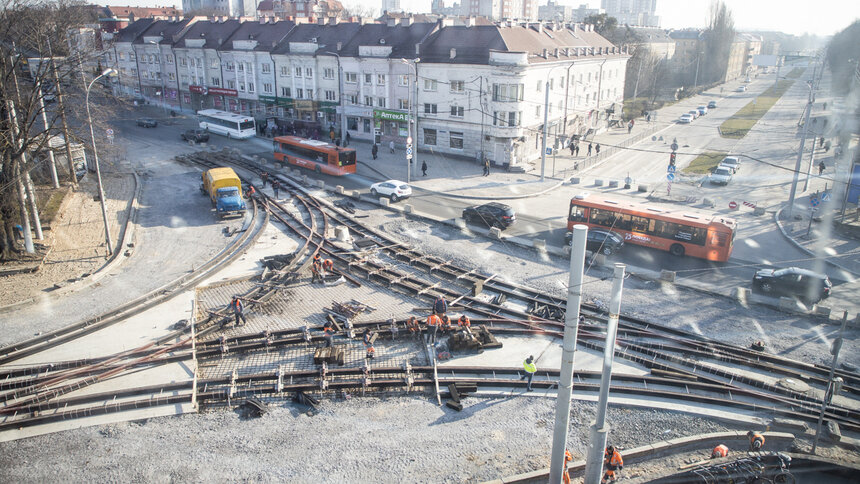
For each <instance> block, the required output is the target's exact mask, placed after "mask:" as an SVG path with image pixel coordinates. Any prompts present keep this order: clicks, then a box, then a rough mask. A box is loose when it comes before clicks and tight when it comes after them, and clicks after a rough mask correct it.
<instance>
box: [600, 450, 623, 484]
mask: <svg viewBox="0 0 860 484" xmlns="http://www.w3.org/2000/svg"><path fill="white" fill-rule="evenodd" d="M603 467H605V468H606V472H604V473H603V479H601V480H600V482H601V483H605V482H611V481H615V479H616V478H617V477H618V476H617V475H616V472H619V471H620V470H621V469H623V468H624V460H623V459H622V458H621V453H620V452H618V450H617V449H615V447H614V446H612V445H610V446H609V447H607V448H606V451H604V453H603Z"/></svg>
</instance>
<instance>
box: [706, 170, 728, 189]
mask: <svg viewBox="0 0 860 484" xmlns="http://www.w3.org/2000/svg"><path fill="white" fill-rule="evenodd" d="M708 180H709V181H710V182H711V184H712V185H728V184H729V182H730V181H732V169H731V168H728V167H725V166H718V167H716V168H715V169H714V172H713V173H711V176H710V177H708Z"/></svg>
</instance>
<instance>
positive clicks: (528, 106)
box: [112, 17, 629, 169]
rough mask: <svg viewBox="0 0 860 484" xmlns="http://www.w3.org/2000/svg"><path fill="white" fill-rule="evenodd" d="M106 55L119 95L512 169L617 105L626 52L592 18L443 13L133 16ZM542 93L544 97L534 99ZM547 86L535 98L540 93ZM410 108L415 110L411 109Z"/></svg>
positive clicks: (598, 121) (270, 129) (262, 126)
mask: <svg viewBox="0 0 860 484" xmlns="http://www.w3.org/2000/svg"><path fill="white" fill-rule="evenodd" d="M112 55H113V56H114V58H115V59H116V66H117V68H118V69H119V70H120V75H119V77H118V82H119V83H120V85H121V90H122V91H123V92H125V93H127V94H129V95H135V96H142V97H144V98H147V99H149V100H151V101H153V102H164V103H165V104H166V106H168V107H169V108H171V109H177V110H178V109H184V110H189V111H197V110H200V109H205V108H216V109H222V110H227V111H232V112H238V113H244V114H248V115H252V116H254V117H255V119H256V120H257V124H258V130H259V133H260V134H279V133H284V132H292V131H293V130H296V132H297V133H299V134H304V135H306V136H312V135H314V134H319V133H327V132H328V130H329V129H330V128H335V130H336V131H337V132H338V133H342V132H343V131H344V130H345V131H346V132H348V133H349V134H350V136H351V137H352V138H353V139H363V140H367V141H372V142H377V143H384V144H387V143H388V142H390V141H394V142H395V143H397V144H403V143H405V142H406V138H407V137H409V136H410V127H411V126H412V122H413V120H415V119H417V127H416V128H417V129H416V130H417V138H416V139H415V140H414V143H415V145H416V146H417V148H418V149H419V150H428V151H429V150H433V151H434V152H439V153H445V154H449V155H453V156H459V157H463V158H468V159H480V158H482V157H486V158H488V159H489V160H490V161H491V162H492V163H493V164H495V165H499V166H506V167H510V168H512V169H520V168H523V167H524V166H525V165H526V164H527V163H529V162H532V161H533V160H536V159H537V158H539V157H540V153H541V142H542V134H543V127H544V117H545V116H546V118H547V119H548V132H549V135H550V139H549V140H548V146H555V145H557V144H558V145H564V143H565V142H566V141H567V140H569V139H571V138H574V137H582V136H586V135H588V134H591V133H594V132H596V131H598V130H600V129H602V128H604V127H605V126H606V123H607V120H608V118H609V117H611V116H612V115H613V114H615V113H617V114H620V113H621V103H622V101H623V92H624V73H625V66H626V63H627V60H628V58H629V55H627V53H626V52H623V51H622V50H621V49H620V48H618V47H616V46H613V45H612V44H611V43H610V42H609V41H607V40H606V39H604V38H603V37H601V36H600V35H598V34H597V33H596V32H594V31H593V29H592V26H581V25H578V24H559V23H555V22H553V23H548V24H542V23H514V22H504V23H499V24H494V25H474V24H468V25H454V22H453V21H451V20H442V21H439V22H435V23H428V22H421V23H414V22H412V20H411V18H404V19H400V22H397V23H395V22H389V23H386V24H382V23H371V24H360V23H337V24H298V25H297V24H295V23H292V22H274V21H259V22H250V21H246V22H240V21H239V20H236V19H232V20H223V19H222V20H218V21H213V20H207V19H203V18H198V17H193V18H187V19H184V20H182V21H173V22H171V21H159V20H154V19H146V20H145V21H140V23H138V22H135V23H134V24H132V25H130V26H129V27H127V28H126V29H123V30H122V31H120V32H119V33H118V35H117V42H116V43H115V44H114V46H113V53H112ZM547 93H549V94H548V96H547ZM547 97H548V99H547ZM416 111H417V118H415V117H414V115H415V113H416Z"/></svg>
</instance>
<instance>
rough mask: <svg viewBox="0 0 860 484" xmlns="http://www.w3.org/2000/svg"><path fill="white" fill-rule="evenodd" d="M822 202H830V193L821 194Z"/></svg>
mask: <svg viewBox="0 0 860 484" xmlns="http://www.w3.org/2000/svg"><path fill="white" fill-rule="evenodd" d="M821 201H822V202H829V201H830V194H829V193H822V194H821Z"/></svg>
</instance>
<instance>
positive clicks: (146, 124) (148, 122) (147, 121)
mask: <svg viewBox="0 0 860 484" xmlns="http://www.w3.org/2000/svg"><path fill="white" fill-rule="evenodd" d="M137 125H138V126H140V127H143V128H154V127H156V126H158V121H156V120H154V119H152V118H137Z"/></svg>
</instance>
